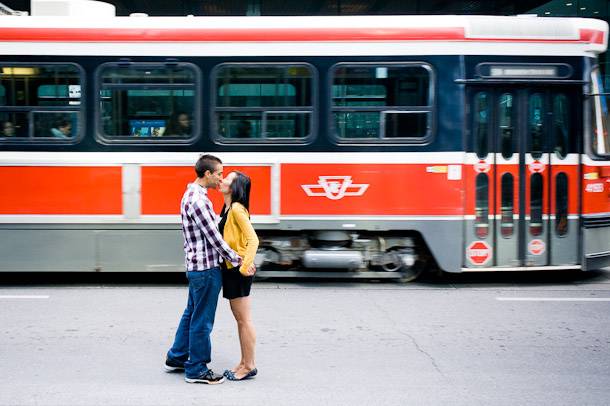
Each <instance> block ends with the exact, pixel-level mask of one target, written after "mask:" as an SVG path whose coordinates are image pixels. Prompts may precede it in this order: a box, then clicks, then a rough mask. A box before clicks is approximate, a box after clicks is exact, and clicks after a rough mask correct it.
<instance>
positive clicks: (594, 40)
mask: <svg viewBox="0 0 610 406" xmlns="http://www.w3.org/2000/svg"><path fill="white" fill-rule="evenodd" d="M580 40H581V41H584V42H589V43H591V44H602V45H603V44H604V32H603V31H600V30H592V29H589V28H581V29H580Z"/></svg>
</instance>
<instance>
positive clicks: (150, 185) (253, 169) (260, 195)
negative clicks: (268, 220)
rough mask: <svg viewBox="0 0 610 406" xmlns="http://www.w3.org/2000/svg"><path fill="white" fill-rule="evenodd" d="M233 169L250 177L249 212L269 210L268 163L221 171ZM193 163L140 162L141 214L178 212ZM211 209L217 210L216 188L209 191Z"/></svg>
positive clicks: (219, 202)
mask: <svg viewBox="0 0 610 406" xmlns="http://www.w3.org/2000/svg"><path fill="white" fill-rule="evenodd" d="M233 170H237V171H241V172H243V173H245V174H246V175H248V176H249V177H250V179H251V182H252V185H251V196H250V213H251V214H254V215H270V214H271V167H269V166H225V167H224V171H223V172H224V175H225V176H227V175H228V174H229V173H230V172H231V171H233ZM195 177H196V175H195V171H194V170H193V166H192V165H191V166H163V167H159V166H143V167H142V214H143V215H168V214H170V215H179V214H180V199H182V195H183V194H184V190H185V189H186V185H187V184H188V183H191V182H193V181H194V180H195ZM209 196H210V199H211V200H212V204H213V205H214V209H215V210H216V211H217V212H219V211H220V209H221V208H222V204H223V199H222V195H221V194H220V192H218V191H216V190H210V191H209Z"/></svg>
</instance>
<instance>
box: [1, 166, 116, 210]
mask: <svg viewBox="0 0 610 406" xmlns="http://www.w3.org/2000/svg"><path fill="white" fill-rule="evenodd" d="M0 190H2V199H0V214H3V215H7V214H12V215H22V214H29V215H34V214H49V215H51V214H54V215H65V214H72V215H79V214H80V215H83V214H97V215H121V214H122V212H123V193H122V185H121V168H120V167H92V166H88V167H82V166H78V167H54V166H49V167H43V166H39V167H27V166H9V167H1V168H0Z"/></svg>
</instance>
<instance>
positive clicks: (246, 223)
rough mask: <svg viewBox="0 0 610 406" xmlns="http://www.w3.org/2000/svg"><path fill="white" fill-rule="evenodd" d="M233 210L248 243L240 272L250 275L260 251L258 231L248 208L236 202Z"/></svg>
mask: <svg viewBox="0 0 610 406" xmlns="http://www.w3.org/2000/svg"><path fill="white" fill-rule="evenodd" d="M232 211H233V215H234V216H235V221H236V223H237V226H238V227H239V229H240V231H241V232H242V233H243V234H244V236H245V237H246V243H247V245H246V252H245V254H244V255H243V261H242V263H241V267H240V268H239V272H240V273H241V274H242V275H246V276H248V275H249V274H248V269H249V268H250V266H251V265H252V264H253V263H254V257H255V256H256V251H258V237H257V236H256V231H254V227H252V223H251V222H250V218H249V216H248V211H247V210H246V208H245V207H244V206H242V205H241V204H237V203H236V204H234V205H233V207H232Z"/></svg>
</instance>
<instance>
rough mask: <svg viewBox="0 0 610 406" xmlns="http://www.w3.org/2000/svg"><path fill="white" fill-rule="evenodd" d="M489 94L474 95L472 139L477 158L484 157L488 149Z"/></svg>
mask: <svg viewBox="0 0 610 406" xmlns="http://www.w3.org/2000/svg"><path fill="white" fill-rule="evenodd" d="M489 116H490V113H489V95H488V94H487V92H479V93H477V94H476V95H475V96H474V117H473V118H474V125H473V131H474V140H475V152H476V154H477V157H479V159H485V157H487V154H488V151H489V147H488V145H489Z"/></svg>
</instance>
